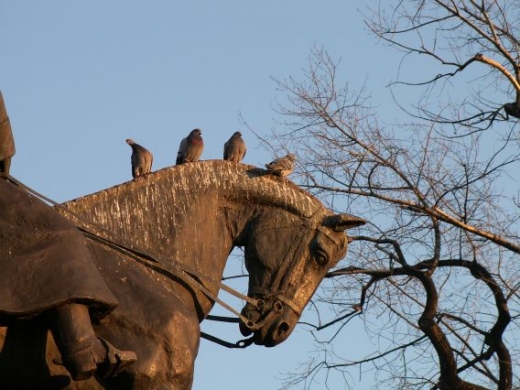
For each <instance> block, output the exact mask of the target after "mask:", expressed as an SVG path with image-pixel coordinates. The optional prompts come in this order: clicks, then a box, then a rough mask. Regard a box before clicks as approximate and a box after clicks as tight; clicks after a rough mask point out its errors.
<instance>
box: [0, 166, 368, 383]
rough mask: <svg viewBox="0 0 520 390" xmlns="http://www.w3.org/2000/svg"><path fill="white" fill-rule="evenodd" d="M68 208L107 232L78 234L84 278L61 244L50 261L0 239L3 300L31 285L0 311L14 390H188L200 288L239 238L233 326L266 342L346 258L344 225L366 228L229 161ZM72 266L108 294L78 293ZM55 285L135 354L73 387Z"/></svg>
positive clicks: (207, 305) (200, 315)
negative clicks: (237, 312) (56, 329)
mask: <svg viewBox="0 0 520 390" xmlns="http://www.w3.org/2000/svg"><path fill="white" fill-rule="evenodd" d="M4 186H5V184H4ZM15 192H16V191H15ZM4 193H5V194H8V193H9V194H10V193H11V191H10V190H8V189H5V188H0V198H3V197H4V196H7V197H8V198H6V200H4V201H7V202H11V201H12V200H11V198H10V197H16V196H23V195H21V194H18V193H16V194H14V195H13V194H10V195H5V194H4ZM12 202H13V203H12V205H11V206H10V207H11V208H12V207H16V203H15V201H12ZM63 206H64V208H66V209H67V210H69V211H70V212H72V213H74V214H70V213H69V212H65V211H63V210H62V209H61V208H58V209H57V211H58V212H59V213H61V214H62V215H64V216H65V217H67V218H68V219H71V220H72V221H73V222H74V223H75V224H76V225H77V226H79V227H81V228H83V229H85V230H87V231H89V232H91V233H95V235H97V236H99V237H103V238H104V240H100V239H99V238H95V237H94V236H93V235H92V234H89V233H85V239H86V240H87V245H88V249H89V251H90V255H91V259H92V264H94V265H95V267H93V268H95V269H91V268H89V267H88V266H84V265H81V262H80V265H79V266H78V267H83V268H81V271H79V272H78V271H77V270H75V267H76V266H75V263H74V264H69V263H70V261H71V260H70V259H69V257H70V256H68V255H63V254H62V248H69V247H71V246H70V245H72V247H77V248H81V245H77V246H76V245H73V244H68V242H62V241H61V240H60V239H56V241H55V242H54V241H53V242H49V247H48V249H46V250H48V251H49V252H48V253H49V256H45V257H42V258H39V257H37V256H34V255H33V254H34V253H35V252H36V251H37V249H38V248H31V247H30V246H28V247H27V248H25V247H24V244H23V243H24V242H30V241H25V239H23V240H22V239H21V240H20V246H19V248H17V251H16V254H17V256H16V257H8V258H6V253H10V252H9V250H10V249H9V248H5V244H4V242H5V241H4V240H1V241H0V253H1V256H2V257H1V258H0V265H1V266H2V270H3V272H2V273H1V274H0V275H1V276H0V278H2V279H1V280H0V284H1V283H3V282H4V279H5V283H6V287H4V286H0V288H1V289H2V290H1V293H0V295H13V293H12V291H11V289H13V291H15V292H18V290H17V288H18V287H20V286H21V285H22V284H23V285H24V286H25V287H23V289H24V290H26V291H21V292H20V294H18V296H17V297H16V302H14V301H13V302H11V298H10V297H7V298H6V297H3V296H2V297H0V303H2V305H5V306H0V313H2V314H1V316H2V317H1V318H5V321H4V323H5V324H8V325H9V333H8V337H7V338H6V340H5V345H4V347H3V349H2V352H1V353H0V381H1V380H2V378H5V377H6V376H8V377H9V379H10V380H11V381H13V380H14V381H15V384H16V385H17V386H18V387H16V388H19V389H24V388H28V389H29V388H30V389H38V388H41V389H43V388H48V389H62V388H67V389H143V390H144V389H146V390H149V389H190V388H191V384H192V379H193V365H194V360H195V358H196V355H197V351H198V346H199V338H200V327H199V323H200V322H201V321H202V320H203V319H204V318H205V316H206V315H207V314H208V313H209V311H210V309H211V307H212V306H213V304H214V302H213V300H212V299H211V298H209V297H208V295H213V296H217V293H218V289H219V282H220V279H221V276H222V273H223V270H224V267H225V263H226V261H227V257H228V255H229V253H230V252H231V250H232V248H233V247H234V246H244V247H245V262H246V266H247V269H248V271H249V275H250V276H249V292H248V295H249V296H250V297H253V298H256V299H257V301H256V304H254V303H251V302H250V303H247V304H246V305H245V307H244V309H243V310H242V314H243V315H244V316H245V317H246V318H248V319H250V321H248V322H250V323H249V324H245V323H244V322H243V321H242V323H241V324H240V329H241V331H242V333H243V334H245V335H249V334H252V337H254V342H255V343H256V344H259V345H265V346H268V347H271V346H275V345H277V344H279V343H281V342H283V341H284V340H285V339H286V338H287V337H288V336H289V335H290V333H291V332H292V330H293V329H294V327H295V325H296V323H297V321H298V318H299V316H300V314H301V312H302V310H303V308H304V306H305V305H306V304H307V302H308V301H309V299H310V297H311V296H312V294H313V293H314V291H315V290H316V288H317V286H318V284H319V283H320V282H321V280H322V279H323V277H324V275H325V273H326V272H327V270H328V269H329V268H330V267H332V266H334V265H335V264H336V263H337V261H338V260H339V259H340V258H342V257H343V256H344V255H345V252H346V250H347V237H346V235H345V233H344V230H345V229H347V228H350V227H355V226H359V225H361V224H363V221H362V220H361V219H358V218H355V217H351V216H345V215H341V216H333V215H332V213H331V212H330V211H328V210H327V209H326V208H324V207H323V205H322V204H321V203H320V202H319V201H318V200H317V199H315V198H314V197H312V196H311V195H310V194H309V193H307V192H305V191H303V190H301V189H300V188H299V187H297V186H296V185H295V184H293V183H292V182H290V181H289V180H287V179H284V178H279V177H274V176H272V175H269V174H266V171H265V170H262V169H258V168H254V167H251V166H247V165H243V164H234V163H230V162H227V161H205V162H197V163H189V164H184V165H179V166H175V167H170V168H165V169H163V170H160V171H157V172H154V173H152V174H149V175H147V176H145V177H143V178H141V179H140V180H136V181H131V182H127V183H123V184H121V185H117V186H115V187H111V188H109V189H106V190H103V191H100V192H97V193H95V194H92V195H88V196H85V197H82V198H79V199H76V200H73V201H70V202H66V203H64V204H63ZM7 208H9V207H7ZM18 212H19V211H18ZM3 213H5V211H3ZM0 218H3V219H4V220H2V221H0V234H11V233H8V232H12V231H13V229H12V224H13V221H12V220H10V219H9V218H8V217H4V216H0ZM42 219H43V217H41V216H39V215H38V214H34V215H28V216H27V218H26V220H25V222H23V223H20V225H23V226H19V227H20V229H21V230H20V231H18V230H17V229H18V228H19V227H17V228H16V229H14V233H12V234H19V235H20V236H21V235H24V237H25V234H26V232H27V231H24V229H33V231H34V226H41V225H42V224H43V225H45V221H43V220H42ZM100 227H102V229H101V228H100ZM6 232H7V233H6ZM57 236H60V234H57ZM64 241H67V239H65V240H64ZM114 243H116V244H117V245H114ZM122 247H125V248H126V249H122ZM78 250H79V251H81V249H78ZM63 253H65V252H63ZM25 254H27V258H26V256H24V255H25ZM74 255H76V254H74ZM30 259H32V260H30ZM32 261H35V262H37V264H38V266H33V265H31V262H32ZM9 262H11V263H12V264H10V265H9V264H7V263H9ZM22 262H23V263H24V264H25V265H24V266H21V264H22ZM69 269H70V270H69ZM5 270H8V272H10V274H8V273H6V272H4V271H5ZM64 272H65V274H64ZM67 272H70V273H72V274H74V273H78V276H82V277H84V278H85V279H87V280H88V279H90V278H92V280H94V282H92V283H94V284H95V283H97V282H96V281H98V280H99V279H98V275H102V277H103V279H104V282H105V283H104V285H105V286H108V289H109V291H106V290H104V289H105V287H100V288H98V287H95V288H94V290H92V291H86V292H85V294H86V296H84V295H83V292H82V291H80V292H76V291H74V290H73V289H72V287H71V286H70V284H71V283H70V281H68V280H66V279H68V275H69V274H68V273H67ZM190 275H191V276H190ZM193 280H200V282H201V284H202V285H203V286H204V287H198V286H199V285H198V284H197V283H195V282H193ZM102 284H103V283H102ZM78 285H83V284H81V283H80V284H78ZM47 290H49V291H47ZM203 290H205V291H203ZM60 291H67V292H66V293H63V294H64V295H63V296H65V295H66V296H67V297H68V299H69V300H73V301H77V300H78V299H79V301H81V302H83V303H85V304H87V305H89V307H91V311H92V313H93V314H94V313H96V312H97V313H98V314H99V313H101V315H98V316H93V317H92V318H93V322H94V329H95V332H96V335H97V336H98V337H102V338H104V339H106V340H110V341H111V342H112V343H114V345H117V346H118V347H119V348H123V349H128V350H131V351H134V352H135V353H136V354H137V358H138V360H137V362H136V363H135V364H133V365H131V366H130V367H129V368H128V369H126V370H125V371H123V372H122V373H121V374H120V375H118V376H116V377H114V378H110V379H106V380H103V379H99V378H97V377H96V378H91V379H89V380H86V381H73V380H72V379H71V377H70V375H69V373H68V372H67V370H65V369H64V367H63V366H61V365H57V364H55V363H54V362H55V361H56V360H59V359H60V354H59V352H58V349H57V348H56V345H55V342H54V340H53V338H52V336H51V335H50V333H49V332H48V331H47V326H48V322H47V321H46V313H48V310H47V309H49V308H50V307H52V305H54V304H55V303H54V302H57V301H60V302H61V300H62V299H63V297H61V298H52V299H51V298H49V297H53V296H54V295H52V294H51V292H52V293H53V294H55V295H57V296H58V297H60ZM113 296H114V297H115V298H116V300H117V307H115V308H114V302H113V300H112V297H113ZM100 302H101V303H102V304H100ZM105 309H108V310H105ZM111 309H113V310H112V311H110V310H111ZM96 310H97V311H96ZM4 333H5V332H4ZM8 341H9V342H8ZM0 343H1V341H0ZM28 374H30V375H28ZM35 383H37V384H38V386H36V387H34V384H35ZM31 386H32V387H31ZM0 388H4V387H1V386H0Z"/></svg>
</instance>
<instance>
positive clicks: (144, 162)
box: [126, 138, 153, 179]
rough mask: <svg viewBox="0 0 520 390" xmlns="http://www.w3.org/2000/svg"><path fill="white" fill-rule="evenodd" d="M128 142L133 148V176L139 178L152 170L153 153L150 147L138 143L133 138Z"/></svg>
mask: <svg viewBox="0 0 520 390" xmlns="http://www.w3.org/2000/svg"><path fill="white" fill-rule="evenodd" d="M126 143H127V144H128V145H130V147H131V148H132V157H131V158H130V160H131V161H132V176H133V177H134V179H137V178H138V177H139V176H142V175H146V174H147V173H150V172H151V171H152V163H153V155H152V152H150V151H149V150H148V149H146V148H144V147H142V146H141V145H139V144H136V143H135V142H134V140H133V139H130V138H129V139H127V140H126Z"/></svg>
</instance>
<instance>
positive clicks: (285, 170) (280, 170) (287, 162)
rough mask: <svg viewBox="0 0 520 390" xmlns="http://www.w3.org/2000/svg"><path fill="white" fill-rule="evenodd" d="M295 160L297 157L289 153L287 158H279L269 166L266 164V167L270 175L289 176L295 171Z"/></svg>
mask: <svg viewBox="0 0 520 390" xmlns="http://www.w3.org/2000/svg"><path fill="white" fill-rule="evenodd" d="M295 160H296V156H295V155H294V154H292V153H289V154H288V155H287V156H285V157H280V158H277V159H276V160H273V161H271V162H270V163H269V164H265V167H266V168H267V170H268V171H269V173H272V174H273V175H277V176H287V175H289V174H291V172H292V171H293V169H294V161H295Z"/></svg>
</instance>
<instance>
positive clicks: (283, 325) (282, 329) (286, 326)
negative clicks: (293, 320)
mask: <svg viewBox="0 0 520 390" xmlns="http://www.w3.org/2000/svg"><path fill="white" fill-rule="evenodd" d="M289 329H290V328H289V324H288V323H287V322H285V321H284V322H282V323H281V324H280V325H279V326H278V334H279V335H280V336H283V335H284V334H285V333H287V332H288V331H289Z"/></svg>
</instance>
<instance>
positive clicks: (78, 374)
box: [52, 303, 137, 381]
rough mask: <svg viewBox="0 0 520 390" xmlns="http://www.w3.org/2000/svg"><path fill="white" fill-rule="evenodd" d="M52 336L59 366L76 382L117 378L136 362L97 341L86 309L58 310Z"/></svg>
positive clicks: (132, 355) (72, 306) (69, 307)
mask: <svg viewBox="0 0 520 390" xmlns="http://www.w3.org/2000/svg"><path fill="white" fill-rule="evenodd" d="M52 332H53V336H54V340H55V341H56V345H57V346H58V349H59V350H60V353H61V356H62V359H63V360H62V363H63V365H64V366H65V367H66V368H67V370H68V371H69V372H70V374H71V376H72V378H73V379H74V380H75V381H81V380H87V379H89V378H90V377H92V376H93V375H94V374H98V375H100V376H102V377H104V378H107V377H111V376H116V375H117V374H119V373H120V372H121V371H122V370H124V369H125V368H127V367H128V366H129V365H131V364H133V363H134V362H135V361H136V360H137V357H136V355H135V353H134V352H132V351H121V350H119V349H117V348H115V347H114V346H113V345H112V344H110V343H109V342H107V341H106V340H103V339H100V338H98V337H96V334H95V333H94V329H93V328H92V323H91V320H90V315H89V312H88V308H87V306H85V305H80V304H75V303H71V304H67V305H65V306H62V307H59V308H57V309H56V321H55V324H54V327H53V330H52Z"/></svg>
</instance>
